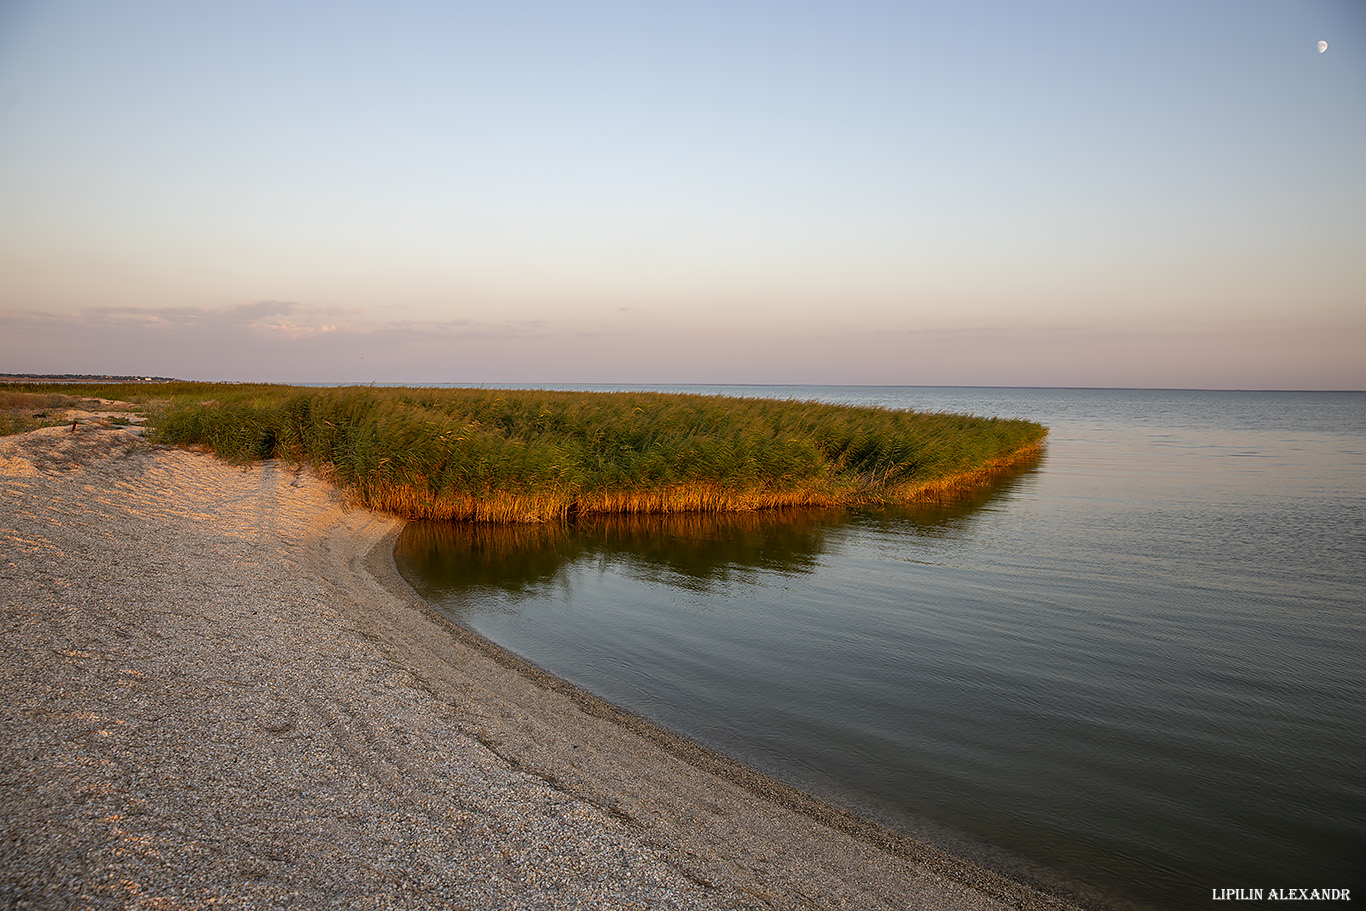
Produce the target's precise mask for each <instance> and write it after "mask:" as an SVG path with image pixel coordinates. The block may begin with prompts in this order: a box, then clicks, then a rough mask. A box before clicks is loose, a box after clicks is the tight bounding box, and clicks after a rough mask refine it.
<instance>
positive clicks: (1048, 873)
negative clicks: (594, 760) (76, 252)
mask: <svg viewBox="0 0 1366 911" xmlns="http://www.w3.org/2000/svg"><path fill="white" fill-rule="evenodd" d="M598 388H602V387H598ZM649 388H664V387H649ZM673 388H677V389H679V390H680V391H703V392H715V393H721V394H744V395H755V394H760V395H770V396H776V397H780V398H802V399H807V398H816V399H823V400H827V401H842V402H856V403H869V404H880V405H886V406H891V407H912V408H918V409H922V410H943V411H968V412H972V413H977V414H984V415H1000V416H1009V417H1017V416H1018V417H1027V418H1031V419H1034V420H1038V421H1041V422H1043V423H1045V424H1048V425H1049V427H1050V428H1051V434H1050V443H1049V447H1048V451H1047V453H1046V455H1045V456H1044V458H1043V459H1042V460H1041V461H1040V463H1039V464H1038V465H1035V466H1033V467H1030V468H1027V469H1025V470H1023V471H1021V472H1019V473H1017V474H1016V475H1014V476H1012V477H1009V478H1006V479H1003V480H1002V482H1001V483H999V484H997V485H995V486H994V487H993V488H992V489H991V490H989V491H987V492H984V493H983V494H982V495H981V496H979V497H977V498H975V499H974V500H973V501H971V502H968V503H963V504H959V505H956V506H954V507H952V508H945V509H928V510H923V509H922V510H909V509H902V510H878V511H863V512H841V511H820V512H791V513H782V514H749V515H740V516H722V517H711V518H707V517H697V516H691V517H674V518H668V519H664V518H660V519H653V520H635V521H626V520H610V521H608V520H600V521H593V522H589V521H585V522H583V523H581V524H579V525H577V526H574V527H572V528H565V527H535V528H503V529H491V528H471V527H463V526H449V525H437V526H432V525H423V524H414V525H410V526H409V527H408V528H407V529H406V530H405V532H404V533H403V535H402V536H401V538H400V540H399V545H398V548H397V556H398V559H399V565H400V568H401V570H402V571H403V572H404V574H405V576H406V577H407V578H408V579H409V581H410V582H412V583H413V585H414V586H415V587H416V588H417V590H418V591H419V592H420V593H422V594H423V595H424V596H425V597H427V598H428V599H429V600H431V601H432V602H433V603H434V604H437V605H438V606H440V607H441V608H442V609H443V610H445V611H447V612H448V613H449V614H450V615H451V616H452V617H453V618H454V619H455V620H457V621H458V622H460V623H462V624H464V625H466V626H468V627H470V628H472V629H474V630H476V631H477V632H479V633H481V634H483V635H484V636H486V637H488V638H489V639H492V640H493V641H495V642H498V643H499V644H501V645H503V646H505V647H507V648H509V649H510V650H512V651H514V652H516V653H518V654H520V655H522V656H524V657H526V658H528V659H529V660H531V661H534V662H535V663H537V664H539V665H541V666H543V667H545V668H547V669H548V670H550V671H552V672H554V673H556V674H559V675H560V676H562V677H565V678H566V679H569V680H571V681H573V682H575V683H577V684H579V685H581V686H583V687H585V688H587V689H589V690H592V691H594V692H596V693H598V694H600V695H602V696H604V697H606V698H608V699H610V700H612V701H614V702H617V703H618V704H620V705H622V706H624V707H627V708H629V709H632V710H634V711H636V712H638V713H640V714H643V715H645V716H647V717H649V718H651V719H653V720H655V721H658V722H660V723H662V724H664V725H666V726H669V727H671V728H674V729H676V730H679V731H682V732H684V733H686V734H689V735H690V736H693V737H694V738H696V739H698V740H700V741H703V742H704V743H707V744H708V745H711V746H713V747H716V748H718V749H720V750H722V751H724V752H727V753H729V754H731V755H733V756H735V757H737V758H740V759H742V760H744V761H747V762H749V763H750V764H752V765H755V766H756V767H759V768H761V769H763V770H765V771H767V772H769V773H771V774H774V775H776V776H778V777H781V778H784V779H786V780H789V781H792V782H793V783H796V784H798V785H801V786H804V787H806V788H808V789H810V790H813V791H815V792H818V793H820V794H822V795H824V796H826V797H828V798H830V799H833V800H835V801H837V802H841V803H844V804H846V805H850V806H854V807H857V808H860V809H862V810H864V811H866V812H869V813H873V814H876V815H879V816H880V817H882V818H883V819H884V820H886V821H888V822H890V823H891V824H893V825H896V826H898V827H901V828H904V829H907V830H909V831H911V832H913V833H917V834H920V835H923V836H926V837H929V838H931V839H934V840H937V841H940V842H941V843H946V844H948V845H950V846H951V847H955V848H957V849H959V850H962V851H966V852H968V853H971V854H974V855H975V856H977V857H978V858H979V859H983V860H985V861H987V862H988V863H992V864H994V865H997V866H1004V867H1007V868H1009V869H1012V870H1014V871H1015V872H1017V873H1019V874H1021V875H1024V876H1031V877H1035V878H1038V879H1040V880H1043V881H1046V882H1051V883H1054V884H1055V885H1060V886H1061V887H1063V888H1070V889H1074V890H1076V891H1077V892H1078V893H1079V894H1082V895H1084V896H1091V897H1097V896H1099V897H1101V898H1103V899H1104V900H1105V901H1107V902H1109V903H1112V904H1116V905H1124V904H1132V905H1134V906H1137V907H1152V908H1193V907H1202V908H1203V907H1206V906H1207V905H1206V903H1207V902H1209V901H1210V899H1211V892H1212V890H1214V889H1222V888H1273V887H1274V888H1292V887H1293V888H1305V887H1320V888H1354V889H1359V890H1362V891H1359V892H1358V895H1360V896H1366V876H1363V860H1362V859H1363V858H1366V771H1363V769H1364V768H1366V763H1364V762H1363V759H1362V757H1363V756H1366V673H1364V672H1366V657H1364V656H1363V645H1366V635H1364V633H1366V599H1364V598H1363V585H1362V583H1361V581H1360V576H1361V573H1362V569H1363V567H1366V394H1358V393H1237V392H1166V391H1126V390H1119V391H1116V390H1026V389H941V388H904V387H898V388H888V387H769V388H762V387H700V388H699V387H673Z"/></svg>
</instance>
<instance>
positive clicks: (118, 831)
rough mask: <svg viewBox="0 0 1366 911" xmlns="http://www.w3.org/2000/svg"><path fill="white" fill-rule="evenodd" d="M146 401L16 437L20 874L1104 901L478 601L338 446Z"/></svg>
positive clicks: (313, 886)
mask: <svg viewBox="0 0 1366 911" xmlns="http://www.w3.org/2000/svg"><path fill="white" fill-rule="evenodd" d="M121 432H122V431H119V430H117V429H99V428H91V429H90V430H89V431H83V432H82V434H77V435H75V436H77V437H80V438H81V440H82V441H84V440H89V441H92V447H91V449H90V452H89V453H88V454H87V455H86V456H84V457H82V456H80V455H79V454H78V455H75V456H72V457H71V458H68V459H66V460H65V461H62V460H56V461H53V460H52V459H48V460H47V461H44V459H43V458H38V457H37V455H41V454H42V453H46V452H48V450H47V449H44V448H43V447H44V446H48V442H49V441H48V438H49V437H53V436H55V435H54V434H51V433H47V432H46V431H35V432H33V433H31V434H24V435H20V436H19V437H11V438H4V439H2V440H0V465H3V466H5V468H6V470H4V471H3V472H0V557H3V559H0V577H3V578H2V579H0V582H3V585H0V588H3V589H4V590H5V592H6V593H5V594H4V595H3V596H0V608H2V609H3V611H2V613H0V622H3V630H4V637H3V642H4V651H5V660H4V661H3V662H0V664H3V666H4V668H5V670H4V671H0V717H3V718H4V726H5V729H6V730H7V731H8V732H9V733H8V734H7V735H6V737H5V738H4V740H3V745H0V766H4V767H6V768H9V769H13V770H15V771H14V772H13V773H11V774H10V775H7V776H5V777H4V778H2V779H0V806H3V808H4V809H3V810H0V904H6V905H7V906H12V907H17V908H22V907H51V906H63V905H66V904H74V903H76V902H78V901H79V902H81V903H83V904H87V905H90V906H92V907H110V908H112V907H155V906H156V905H157V902H162V903H163V904H165V903H174V902H180V903H183V904H190V905H204V904H210V903H214V904H217V905H218V906H221V907H259V906H270V905H273V904H284V903H288V904H290V905H291V906H293V907H318V908H321V907H329V906H336V905H337V904H338V903H345V904H349V905H352V906H355V907H376V908H378V907H393V906H403V907H432V908H448V907H499V908H512V909H516V908H542V907H545V908H599V907H601V908H615V907H622V908H627V907H661V908H843V907H860V908H887V909H891V908H914V907H923V908H944V909H953V908H961V909H998V908H999V909H1004V908H1018V909H1064V908H1070V907H1076V906H1075V905H1073V904H1069V903H1068V902H1067V901H1065V900H1063V899H1060V898H1056V897H1053V896H1050V895H1047V894H1044V893H1043V892H1040V891H1038V890H1036V889H1034V888H1032V887H1030V886H1028V885H1025V884H1022V883H1019V882H1016V881H1015V880H1012V879H1010V878H1008V877H1005V876H1002V875H1001V874H998V873H995V872H992V871H990V870H987V869H986V868H983V867H980V866H977V865H976V864H973V863H971V862H969V861H966V860H962V859H959V858H957V857H954V856H953V855H950V854H948V853H946V852H944V851H941V850H940V849H938V848H934V847H931V846H929V845H926V844H922V843H920V842H916V841H914V840H913V839H910V838H908V837H906V836H903V835H900V834H898V833H895V832H893V831H891V830H889V829H886V828H884V827H882V826H880V825H878V824H876V823H873V822H870V821H868V820H865V819H863V818H861V817H858V816H856V815H855V814H853V813H849V812H848V811H845V810H842V809H839V808H837V807H834V806H832V805H830V804H827V803H825V802H824V801H821V800H819V799H818V798H815V797H812V796H811V795H808V794H806V793H804V792H802V791H799V790H797V789H795V788H791V787H789V786H787V785H783V784H781V783H779V782H777V781H775V780H773V779H770V778H768V777H767V776H764V775H762V774H761V773H758V772H756V771H754V770H752V769H749V768H748V767H746V766H743V765H741V764H739V763H736V762H733V761H731V760H729V759H727V758H725V757H723V756H721V755H719V754H716V753H714V752H712V751H710V750H707V749H706V748H705V747H702V746H700V745H698V744H696V743H694V742H693V741H690V740H688V739H686V738H683V737H681V736H679V735H676V734H673V733H672V732H669V731H667V730H665V729H663V728H660V727H658V726H656V725H653V724H652V723H650V722H648V721H646V720H644V719H641V718H639V717H637V716H635V715H632V714H631V713H629V712H625V711H624V710H622V709H620V708H618V707H616V706H614V705H612V704H610V703H607V702H605V701H604V700H601V699H599V698H597V697H595V696H593V695H592V694H589V693H587V692H585V691H583V690H580V689H579V688H577V687H574V686H573V685H571V684H569V683H567V682H565V681H563V680H561V679H559V678H557V677H554V676H553V675H550V674H548V673H547V672H545V671H543V670H541V669H539V668H537V667H535V666H534V665H531V664H529V663H527V662H525V661H523V660H522V659H520V658H517V657H516V656H515V655H512V654H511V653H509V652H507V651H506V650H503V649H501V648H500V647H498V646H496V645H494V644H493V643H491V642H488V641H487V640H485V639H483V638H482V637H480V636H478V635H477V634H475V633H473V632H471V631H469V630H466V629H464V628H463V627H459V626H458V625H456V624H454V623H453V622H451V621H450V620H448V619H446V618H445V617H444V616H442V615H440V614H439V612H437V611H436V610H435V609H434V608H432V607H431V606H430V605H427V604H426V603H425V602H424V601H422V600H421V598H419V597H418V596H417V594H416V593H415V592H413V591H412V589H411V588H410V587H409V586H408V584H407V583H406V582H405V581H404V580H403V579H402V577H401V576H399V574H398V572H397V569H396V567H395V566H394V561H393V542H394V539H395V537H396V536H397V534H398V532H399V530H400V529H401V527H402V522H401V521H400V520H397V519H394V518H392V517H390V516H387V515H382V514H379V513H375V512H371V511H368V510H363V509H356V508H352V507H348V506H347V505H346V504H345V503H344V501H343V498H342V497H341V495H340V494H339V493H338V492H337V491H336V490H335V489H334V488H332V487H331V486H330V485H328V484H327V483H326V482H325V481H322V480H321V479H319V478H317V477H316V476H315V475H313V474H312V473H311V472H309V471H306V470H302V471H296V470H293V469H290V468H287V467H285V466H283V465H282V464H279V463H275V462H268V463H262V464H257V465H252V466H248V467H246V468H242V467H235V466H230V465H227V464H224V463H222V462H219V461H217V460H215V459H214V458H212V457H211V456H208V455H205V454H202V453H191V452H187V451H184V450H168V449H155V450H149V449H146V448H145V447H143V446H140V445H139V444H138V443H137V442H136V440H130V441H129V442H128V444H127V446H126V447H124V448H122V449H120V444H119V443H118V441H117V440H115V438H114V437H112V436H110V434H118V433H121ZM87 434H88V435H87ZM110 440H115V443H114V444H113V445H111V444H110ZM57 442H59V443H61V444H64V445H70V444H72V443H73V442H75V441H73V440H72V439H71V438H70V437H67V438H65V439H63V440H60V441H57ZM53 445H56V444H55V443H54V444H53ZM35 454H37V455H35Z"/></svg>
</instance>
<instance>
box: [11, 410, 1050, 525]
mask: <svg viewBox="0 0 1366 911" xmlns="http://www.w3.org/2000/svg"><path fill="white" fill-rule="evenodd" d="M9 388H10V389H14V390H16V391H22V392H25V393H28V394H36V393H53V392H58V391H60V392H61V393H65V394H68V395H73V394H74V395H87V396H100V397H103V398H108V399H122V400H125V401H136V402H140V403H145V404H146V405H147V406H148V411H149V414H150V415H151V418H152V420H151V423H152V426H153V427H154V428H155V434H154V439H155V440H157V441H159V442H163V443H170V444H175V445H194V446H203V447H205V448H207V449H209V450H210V451H212V452H214V453H215V454H216V455H218V456H219V457H220V458H222V459H225V460H228V461H232V462H249V461H254V460H257V459H267V458H281V459H284V460H287V461H291V462H295V463H306V464H309V465H311V466H312V467H313V468H315V469H316V470H318V471H319V472H320V473H322V474H323V475H324V476H326V477H328V478H329V479H331V480H332V481H333V482H334V483H335V484H337V485H338V486H339V487H340V488H342V489H343V490H344V491H345V492H346V493H347V494H348V496H349V497H350V498H351V499H352V500H353V501H355V502H357V503H358V504H361V505H364V506H367V507H370V508H373V509H378V510H383V511H387V512H391V513H394V514H397V515H399V516H401V517H404V518H409V519H418V518H423V519H460V520H472V521H488V522H537V521H546V520H551V519H559V518H565V517H569V516H574V515H580V514H592V513H647V512H654V513H660V512H684V511H729V510H745V509H758V508H766V507H779V506H845V505H858V504H869V503H881V502H912V501H917V500H935V499H941V500H942V499H946V498H950V497H952V496H954V495H956V493H958V492H960V491H962V490H965V489H968V488H971V487H975V486H978V485H980V484H982V483H983V482H985V481H986V480H987V479H989V478H990V477H991V476H992V475H994V474H996V473H999V472H1001V471H1003V470H1006V469H1008V468H1010V467H1012V466H1014V465H1017V464H1020V463H1022V462H1024V461H1025V460H1027V459H1029V458H1031V457H1033V456H1034V455H1035V454H1036V453H1037V452H1038V450H1039V447H1040V446H1041V445H1042V443H1043V440H1044V437H1045V435H1046V433H1047V430H1046V429H1045V428H1044V427H1042V426H1041V425H1039V424H1035V423H1032V422H1029V421H1023V420H1010V419H1001V418H979V417H971V416H967V415H957V414H941V413H922V412H906V411H893V410H889V409H883V408H869V407H854V406H842V405H828V404H820V403H814V402H804V401H784V400H774V399H740V398H724V397H720V396H702V395H674V394H663V393H648V392H611V393H592V392H555V391H542V390H507V389H426V388H381V387H368V386H364V387H355V386H352V387H340V388H313V387H297V386H269V385H245V384H207V383H160V384H122V383H120V384H88V385H86V384H81V385H63V386H62V387H60V388H58V387H53V386H40V385H36V384H35V385H25V386H11V387H9Z"/></svg>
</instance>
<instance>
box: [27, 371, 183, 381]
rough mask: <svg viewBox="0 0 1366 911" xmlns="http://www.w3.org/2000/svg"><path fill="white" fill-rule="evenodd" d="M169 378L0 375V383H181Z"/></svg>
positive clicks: (84, 374)
mask: <svg viewBox="0 0 1366 911" xmlns="http://www.w3.org/2000/svg"><path fill="white" fill-rule="evenodd" d="M181 382H184V380H178V379H176V378H175V377H170V376H113V375H111V374H105V373H0V383H181Z"/></svg>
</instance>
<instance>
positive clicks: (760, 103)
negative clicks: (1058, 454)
mask: <svg viewBox="0 0 1366 911" xmlns="http://www.w3.org/2000/svg"><path fill="white" fill-rule="evenodd" d="M1320 41H1327V43H1328V47H1327V50H1326V51H1323V52H1320V51H1319V42H1320ZM0 373H101V374H132V375H155V376H173V377H178V378H184V379H201V380H228V381H276V382H413V383H435V382H462V383H480V382H488V383H542V382H543V383H795V384H814V383H831V384H833V383H850V384H907V385H997V386H1103V387H1110V386H1121V387H1123V386H1130V387H1165V388H1172V387H1180V388H1239V389H1358V390H1360V389H1366V3H1363V2H1361V0H1295V2H1289V0H1225V2H1207V0H1174V2H1169V0H1145V2H1142V3H1139V2H1132V3H1096V2H1094V0H1085V2H1082V0H1078V2H1046V0H1044V2H1037V3H1018V2H1014V0H1010V2H964V3H916V2H896V3H893V2H868V0H828V2H807V0H785V2H781V3H779V2H767V0H753V2H749V0H727V2H716V3H713V2H710V0H689V2H687V3H683V2H678V3H668V2H660V3H654V2H640V0H636V2H631V3H626V2H621V3H616V2H596V0H581V2H574V3H567V2H534V0H499V2H496V3H490V2H481V3H460V2H402V0H400V2H388V3H383V4H380V3H374V4H364V3H346V2H327V3H321V2H319V3H311V2H303V0H300V2H290V3H281V2H274V0H272V2H269V3H265V2H254V0H245V2H234V3H231V4H209V3H184V2H182V0H176V2H171V0H139V2H129V3H108V2H105V0H98V2H83V0H42V2H37V0H32V2H31V0H0Z"/></svg>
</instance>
